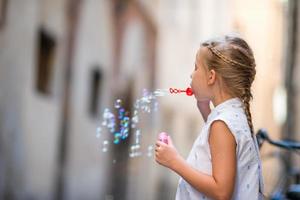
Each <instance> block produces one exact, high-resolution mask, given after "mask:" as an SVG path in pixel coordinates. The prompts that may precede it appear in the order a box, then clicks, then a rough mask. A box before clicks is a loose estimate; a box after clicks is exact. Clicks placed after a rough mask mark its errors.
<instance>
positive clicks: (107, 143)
mask: <svg viewBox="0 0 300 200" xmlns="http://www.w3.org/2000/svg"><path fill="white" fill-rule="evenodd" d="M108 145H109V141H108V140H104V141H103V146H102V152H104V153H105V152H107V151H108Z"/></svg>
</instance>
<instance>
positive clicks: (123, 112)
mask: <svg viewBox="0 0 300 200" xmlns="http://www.w3.org/2000/svg"><path fill="white" fill-rule="evenodd" d="M124 115H125V109H124V108H120V110H119V119H122V118H123V117H124Z"/></svg>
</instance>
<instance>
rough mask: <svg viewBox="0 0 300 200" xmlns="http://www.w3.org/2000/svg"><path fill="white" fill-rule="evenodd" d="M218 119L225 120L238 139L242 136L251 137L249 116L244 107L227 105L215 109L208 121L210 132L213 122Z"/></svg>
mask: <svg viewBox="0 0 300 200" xmlns="http://www.w3.org/2000/svg"><path fill="white" fill-rule="evenodd" d="M218 120H220V121H223V122H224V123H225V124H226V125H227V127H228V128H229V130H230V131H231V133H232V134H233V135H234V137H235V139H236V140H237V141H238V140H240V139H241V137H249V138H250V137H251V134H250V128H249V125H248V121H247V117H246V114H245V112H244V109H243V108H242V107H240V106H236V107H225V108H223V109H217V110H213V111H212V113H211V114H210V116H209V117H208V120H207V123H206V126H207V131H208V134H209V132H210V127H211V125H212V124H213V122H215V121H218Z"/></svg>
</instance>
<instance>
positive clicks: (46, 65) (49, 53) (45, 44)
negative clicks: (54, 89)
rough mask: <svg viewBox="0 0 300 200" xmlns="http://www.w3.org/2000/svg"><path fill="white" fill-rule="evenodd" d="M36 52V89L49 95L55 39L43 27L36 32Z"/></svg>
mask: <svg viewBox="0 0 300 200" xmlns="http://www.w3.org/2000/svg"><path fill="white" fill-rule="evenodd" d="M37 53H38V54H37V70H36V72H37V79H36V87H37V91H38V92H40V93H42V94H46V95H49V94H50V92H51V91H50V89H51V81H52V72H53V61H54V54H55V40H54V38H53V37H52V36H51V35H50V34H49V33H47V32H46V31H45V30H43V29H41V30H40V31H39V34H38V52H37Z"/></svg>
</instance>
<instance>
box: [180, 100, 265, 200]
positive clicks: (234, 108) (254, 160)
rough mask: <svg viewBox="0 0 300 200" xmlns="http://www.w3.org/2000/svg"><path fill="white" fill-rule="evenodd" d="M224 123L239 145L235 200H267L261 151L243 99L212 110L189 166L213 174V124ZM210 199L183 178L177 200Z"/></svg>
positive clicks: (227, 102)
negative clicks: (264, 192) (264, 190)
mask: <svg viewBox="0 0 300 200" xmlns="http://www.w3.org/2000/svg"><path fill="white" fill-rule="evenodd" d="M216 120H221V121H223V122H224V123H225V124H226V125H227V126H228V128H229V130H230V131H231V133H232V134H233V136H234V138H235V142H236V158H237V172H236V180H235V188H234V192H233V195H232V199H236V200H249V199H251V200H260V199H263V195H262V193H263V178H262V169H261V160H260V156H259V148H258V144H257V140H256V137H255V136H252V134H251V131H250V128H249V125H248V121H247V117H246V114H245V111H244V109H243V103H242V102H241V101H240V99H239V98H232V99H229V100H226V101H224V102H223V103H221V104H219V105H217V106H216V107H215V108H214V109H212V111H211V113H210V114H209V116H208V118H207V121H206V123H205V124H204V127H203V128H202V130H201V133H200V135H199V136H198V137H197V139H196V140H195V142H194V144H193V147H192V150H191V151H190V153H189V156H188V158H187V163H188V164H189V165H190V166H192V167H193V168H195V169H197V170H198V171H200V172H202V173H205V174H208V175H212V162H211V153H210V148H209V143H208V138H209V132H210V126H211V124H212V123H213V122H214V121H216ZM200 199H205V200H207V199H210V198H208V197H207V196H205V195H204V194H202V193H201V192H200V191H197V190H196V189H195V188H193V187H192V186H191V185H190V184H189V183H187V182H186V181H185V180H184V179H183V178H180V179H179V184H178V187H177V192H176V200H200Z"/></svg>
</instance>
